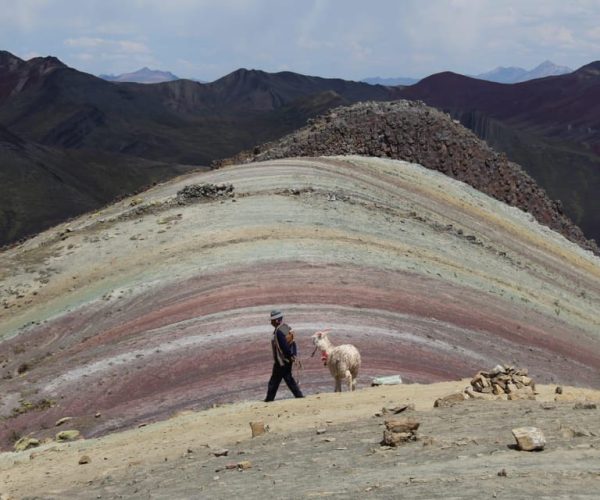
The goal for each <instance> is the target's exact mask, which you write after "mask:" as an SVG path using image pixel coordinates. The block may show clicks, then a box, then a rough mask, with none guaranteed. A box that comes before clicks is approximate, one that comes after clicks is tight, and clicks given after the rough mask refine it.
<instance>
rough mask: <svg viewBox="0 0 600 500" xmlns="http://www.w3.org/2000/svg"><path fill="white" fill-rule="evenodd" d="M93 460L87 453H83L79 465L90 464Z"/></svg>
mask: <svg viewBox="0 0 600 500" xmlns="http://www.w3.org/2000/svg"><path fill="white" fill-rule="evenodd" d="M91 461H92V459H91V458H90V457H88V456H87V455H82V456H81V457H80V458H79V462H77V463H78V464H79V465H85V464H89V463H90V462H91Z"/></svg>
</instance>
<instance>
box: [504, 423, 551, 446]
mask: <svg viewBox="0 0 600 500" xmlns="http://www.w3.org/2000/svg"><path fill="white" fill-rule="evenodd" d="M512 433H513V436H514V437H515V439H516V440H517V446H518V448H519V449H520V450H523V451H536V450H543V449H544V446H545V445H546V438H545V437H544V433H543V432H542V431H541V430H540V429H538V428H537V427H517V428H516V429H513V430H512Z"/></svg>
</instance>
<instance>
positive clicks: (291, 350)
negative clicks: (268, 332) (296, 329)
mask: <svg viewBox="0 0 600 500" xmlns="http://www.w3.org/2000/svg"><path fill="white" fill-rule="evenodd" d="M290 330H291V328H290V327H289V326H288V325H286V324H285V323H281V325H279V326H278V327H277V328H275V330H274V331H273V338H272V339H271V347H272V349H273V361H274V362H275V363H277V364H278V365H279V366H284V365H285V364H286V363H291V362H292V361H293V359H292V358H294V357H296V355H297V348H296V342H292V344H291V345H290V344H288V342H287V339H286V338H285V336H286V335H287V334H288V333H289V331H290Z"/></svg>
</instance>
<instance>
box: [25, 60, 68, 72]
mask: <svg viewBox="0 0 600 500" xmlns="http://www.w3.org/2000/svg"><path fill="white" fill-rule="evenodd" d="M27 65H28V66H29V67H31V68H35V70H37V72H39V73H41V74H44V73H48V72H50V71H52V70H54V69H59V68H68V66H67V65H66V64H65V63H63V62H62V61H61V60H60V59H58V58H56V57H53V56H48V57H34V58H33V59H29V61H27Z"/></svg>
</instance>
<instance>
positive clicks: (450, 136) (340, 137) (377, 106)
mask: <svg viewBox="0 0 600 500" xmlns="http://www.w3.org/2000/svg"><path fill="white" fill-rule="evenodd" d="M352 154H354V155H363V156H376V157H384V158H393V159H398V160H406V161H410V162H413V163H419V164H421V165H423V166H424V167H426V168H429V169H431V170H437V171H439V172H442V173H443V174H446V175H448V176H450V177H453V178H455V179H458V180H460V181H463V182H465V183H466V184H469V185H471V186H473V187H474V188H475V189H477V190H479V191H481V192H483V193H486V194H487V195H489V196H491V197H493V198H496V199H497V200H500V201H503V202H504V203H506V204H508V205H512V206H514V207H518V208H520V209H521V210H523V211H525V212H529V213H530V214H531V215H532V216H533V217H534V218H535V219H536V220H537V221H538V222H539V223H541V224H543V225H545V226H548V227H550V228H551V229H553V230H555V231H557V232H559V233H561V234H562V235H563V236H565V237H566V238H568V239H569V240H571V241H573V242H575V243H577V244H579V245H580V246H581V247H583V248H585V249H588V250H591V251H593V252H594V253H596V255H600V249H599V248H598V246H597V245H596V243H595V242H594V241H593V240H587V239H586V238H585V236H584V234H583V232H582V231H581V229H580V228H579V227H577V226H576V225H575V224H574V223H573V222H572V221H571V220H570V219H569V218H568V217H567V216H566V215H565V213H564V212H563V208H562V204H561V203H560V202H559V201H554V200H551V199H550V198H549V197H548V195H547V194H546V192H545V191H544V190H543V189H542V188H541V187H540V186H539V185H538V184H537V183H536V182H535V181H534V180H533V179H532V178H531V177H530V176H529V175H527V174H526V173H525V171H524V170H523V169H522V168H521V167H520V166H519V165H517V164H516V163H513V162H510V161H509V160H508V159H507V157H506V155H504V154H500V153H497V152H496V151H494V150H493V149H492V148H490V147H489V146H488V145H487V143H485V142H484V141H482V140H481V139H479V138H478V137H477V136H476V135H475V134H474V133H473V132H471V131H470V130H468V129H467V128H465V127H463V126H462V125H461V124H460V123H457V122H455V121H454V120H452V118H451V117H450V116H449V115H448V114H446V113H442V112H441V111H438V110H436V109H435V108H432V107H429V106H427V105H425V104H424V103H423V102H421V101H406V100H400V101H394V102H361V103H357V104H354V105H352V106H347V107H338V108H334V109H331V110H329V111H328V112H327V113H325V114H324V115H322V116H319V117H318V118H315V119H311V120H309V121H308V125H307V126H306V127H304V128H302V129H300V130H297V131H296V132H294V133H292V134H290V135H288V136H285V137H283V138H282V139H280V140H278V141H274V142H271V143H266V144H263V145H260V146H257V147H255V148H254V149H253V150H249V151H245V152H241V153H239V154H238V155H236V156H234V157H232V158H229V159H226V160H219V161H217V162H214V164H213V166H222V165H231V164H238V163H247V162H251V161H264V160H274V159H280V158H288V157H295V156H331V155H352Z"/></svg>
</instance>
